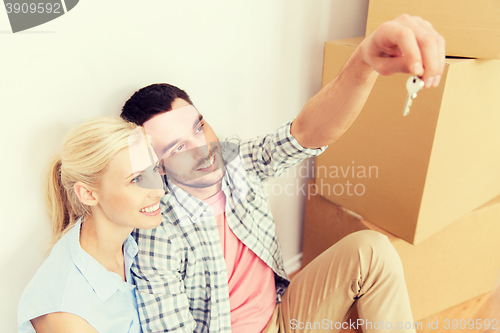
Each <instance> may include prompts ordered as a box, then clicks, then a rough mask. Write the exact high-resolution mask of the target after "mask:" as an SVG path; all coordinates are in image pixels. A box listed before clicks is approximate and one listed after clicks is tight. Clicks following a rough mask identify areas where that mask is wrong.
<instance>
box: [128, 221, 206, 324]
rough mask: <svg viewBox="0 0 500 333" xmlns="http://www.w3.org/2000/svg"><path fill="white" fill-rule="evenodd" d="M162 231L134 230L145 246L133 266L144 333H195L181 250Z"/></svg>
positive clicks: (142, 246)
mask: <svg viewBox="0 0 500 333" xmlns="http://www.w3.org/2000/svg"><path fill="white" fill-rule="evenodd" d="M162 230H163V228H162V227H158V228H156V229H154V230H153V231H152V233H151V231H149V230H148V232H150V233H151V234H148V235H145V234H141V232H140V231H134V233H135V236H136V239H137V241H138V243H139V242H141V243H142V244H140V246H139V249H141V250H139V254H138V256H137V257H136V260H135V262H134V264H133V265H132V272H133V276H134V280H135V283H136V294H137V304H138V310H139V317H140V321H141V326H142V329H143V331H144V332H179V333H180V332H193V331H194V330H195V327H196V321H195V320H194V318H193V316H192V314H191V312H190V309H189V301H188V297H187V295H186V293H185V288H184V282H183V279H182V276H181V273H180V272H179V267H180V265H181V259H180V257H179V255H180V254H181V253H182V251H178V249H176V248H175V246H174V245H173V243H172V241H171V240H170V239H168V238H166V237H164V236H162V235H161V234H162V232H161V231H162ZM144 231H145V230H144ZM153 246H157V247H158V246H161V249H159V248H155V249H153ZM148 249H150V250H148Z"/></svg>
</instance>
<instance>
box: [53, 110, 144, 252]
mask: <svg viewBox="0 0 500 333" xmlns="http://www.w3.org/2000/svg"><path fill="white" fill-rule="evenodd" d="M137 128H138V126H137V125H135V124H133V123H129V122H127V121H125V120H123V119H121V118H118V117H99V118H94V119H92V120H89V121H87V122H85V123H83V124H81V125H79V126H76V127H74V128H73V129H71V130H70V131H69V132H68V133H67V134H66V137H65V139H64V142H63V148H62V151H61V152H60V153H59V154H58V155H56V156H55V157H54V159H53V160H52V161H51V163H50V166H49V172H48V176H47V179H46V184H45V205H46V208H47V211H48V214H49V217H50V219H51V222H52V236H53V242H52V245H53V244H54V243H55V242H57V241H58V240H59V238H61V237H62V236H63V235H64V234H65V233H66V231H68V230H69V229H70V228H71V227H72V226H73V225H75V223H76V222H77V221H78V219H80V218H82V217H85V216H86V215H88V214H90V213H91V211H90V207H89V206H87V205H84V204H83V203H81V202H80V200H79V199H78V197H77V196H76V193H75V190H74V185H75V183H76V182H78V181H80V182H82V183H84V184H87V185H88V186H90V187H93V188H97V187H98V186H99V183H100V181H101V177H102V174H103V173H104V171H105V169H106V167H107V166H108V165H109V163H110V162H111V159H112V158H113V157H114V156H115V154H116V153H118V152H119V151H120V150H122V149H124V148H126V147H128V145H129V138H130V137H131V135H132V134H133V132H134V130H136V129H137ZM141 133H142V132H141Z"/></svg>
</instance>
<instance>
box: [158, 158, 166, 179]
mask: <svg viewBox="0 0 500 333" xmlns="http://www.w3.org/2000/svg"><path fill="white" fill-rule="evenodd" d="M159 172H160V175H162V176H165V175H166V174H167V172H166V171H165V164H164V160H163V159H161V160H160V170H159Z"/></svg>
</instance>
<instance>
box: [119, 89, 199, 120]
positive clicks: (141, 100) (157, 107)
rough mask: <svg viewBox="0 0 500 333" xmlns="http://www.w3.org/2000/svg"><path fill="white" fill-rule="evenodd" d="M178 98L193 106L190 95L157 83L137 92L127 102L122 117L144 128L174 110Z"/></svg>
mask: <svg viewBox="0 0 500 333" xmlns="http://www.w3.org/2000/svg"><path fill="white" fill-rule="evenodd" d="M176 98H182V99H183V100H185V101H186V102H188V103H189V104H193V102H191V99H189V96H188V94H187V93H186V92H185V91H184V90H182V89H179V88H177V87H176V86H173V85H170V84H167V83H156V84H152V85H149V86H147V87H144V88H141V89H140V90H138V91H136V92H135V93H134V94H133V95H132V97H130V98H129V99H128V101H127V102H125V105H124V106H123V108H122V113H121V114H120V117H122V118H123V119H125V120H127V121H130V122H132V123H134V124H136V125H139V126H142V125H143V124H144V123H145V122H146V121H148V120H149V119H151V118H153V117H154V116H155V115H157V114H160V113H164V112H167V111H171V110H172V103H173V102H174V100H175V99H176Z"/></svg>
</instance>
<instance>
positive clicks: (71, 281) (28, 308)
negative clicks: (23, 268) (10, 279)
mask: <svg viewBox="0 0 500 333" xmlns="http://www.w3.org/2000/svg"><path fill="white" fill-rule="evenodd" d="M76 227H78V230H76V229H75V228H76ZM75 233H76V235H75ZM75 238H76V240H75ZM75 241H77V242H79V226H75V227H73V228H72V229H70V230H69V231H68V232H67V233H66V234H65V235H64V236H63V237H62V238H61V239H60V240H59V241H58V242H57V243H56V244H55V245H54V247H53V248H52V250H51V252H50V254H49V256H48V257H47V259H45V261H44V262H43V263H42V265H41V266H40V267H39V268H38V270H37V272H36V273H35V275H34V276H33V278H32V279H31V280H30V282H29V283H28V285H27V286H26V288H25V289H24V291H23V294H22V296H21V299H20V301H19V306H18V324H19V326H20V327H21V326H22V325H28V326H31V324H30V323H29V320H31V319H33V318H36V317H39V316H41V315H44V314H47V313H52V312H59V311H63V310H64V307H66V306H68V302H71V301H72V300H75V299H79V301H80V302H81V301H83V299H82V297H83V298H85V297H86V296H85V295H86V294H87V293H88V290H85V289H88V288H86V285H87V283H86V282H85V277H84V276H83V275H82V274H81V272H80V271H79V269H78V267H77V266H76V265H75V262H74V258H73V257H74V253H73V252H74V249H73V246H74V244H73V243H74V242H75ZM75 286H76V288H75Z"/></svg>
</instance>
